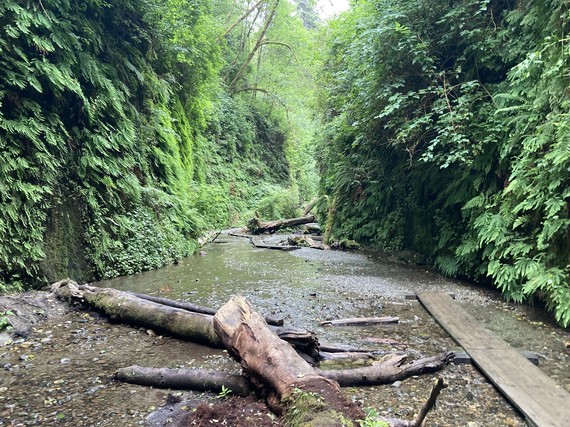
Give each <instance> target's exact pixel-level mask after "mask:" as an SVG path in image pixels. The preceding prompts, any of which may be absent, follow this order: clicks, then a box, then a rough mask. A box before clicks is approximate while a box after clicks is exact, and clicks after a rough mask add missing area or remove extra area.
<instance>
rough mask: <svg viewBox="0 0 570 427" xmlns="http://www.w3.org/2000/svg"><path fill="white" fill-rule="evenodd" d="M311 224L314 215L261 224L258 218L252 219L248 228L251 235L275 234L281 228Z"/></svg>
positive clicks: (313, 220)
mask: <svg viewBox="0 0 570 427" xmlns="http://www.w3.org/2000/svg"><path fill="white" fill-rule="evenodd" d="M311 222H315V216H314V215H307V216H302V217H299V218H289V219H281V220H278V221H267V222H263V221H261V220H260V219H259V218H252V219H251V220H250V221H249V224H248V228H249V232H250V233H252V234H263V233H275V232H276V231H277V230H281V229H282V228H289V227H295V226H297V225H302V224H309V223H311Z"/></svg>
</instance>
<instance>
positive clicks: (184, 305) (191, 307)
mask: <svg viewBox="0 0 570 427" xmlns="http://www.w3.org/2000/svg"><path fill="white" fill-rule="evenodd" d="M130 293H131V294H133V295H134V296H136V297H138V298H142V299H145V300H147V301H152V302H156V303H159V304H162V305H167V306H169V307H176V308H181V309H183V310H186V311H191V312H193V313H202V314H209V315H210V316H213V315H214V314H216V311H218V310H216V309H214V308H210V307H203V306H201V305H196V304H192V303H189V302H186V301H177V300H173V299H170V298H163V297H157V296H154V295H147V294H140V293H137V292H130ZM265 321H266V322H267V324H268V325H273V326H283V324H284V323H285V322H284V320H283V319H281V318H278V317H274V316H265Z"/></svg>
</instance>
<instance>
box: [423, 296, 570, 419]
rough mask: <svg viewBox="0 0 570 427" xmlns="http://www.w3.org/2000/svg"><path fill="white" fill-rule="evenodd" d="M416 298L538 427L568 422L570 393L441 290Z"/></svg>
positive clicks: (569, 416)
mask: <svg viewBox="0 0 570 427" xmlns="http://www.w3.org/2000/svg"><path fill="white" fill-rule="evenodd" d="M417 295H418V299H419V300H420V302H421V303H422V304H423V306H424V307H425V308H426V309H427V310H428V311H429V312H430V313H431V315H432V316H433V317H434V318H435V319H436V320H437V322H438V323H439V324H440V325H441V326H442V327H443V329H445V330H446V331H447V332H448V333H449V334H450V335H451V337H452V338H453V339H454V340H455V341H457V343H458V344H459V345H461V346H462V347H463V349H464V350H465V352H466V353H467V354H469V356H470V357H471V358H472V359H473V363H474V364H475V365H476V366H477V367H478V368H479V369H480V370H481V371H482V372H483V373H484V374H485V375H486V376H487V378H489V380H490V381H491V382H492V383H493V384H494V385H495V386H496V387H497V388H498V389H499V390H500V391H501V392H502V393H503V394H504V395H505V396H506V397H507V398H508V399H509V400H510V401H511V403H512V404H513V405H514V406H515V407H516V408H517V409H518V410H519V411H521V412H522V413H523V414H524V415H525V417H526V418H527V421H530V422H531V423H532V424H534V425H536V426H538V427H567V426H569V425H570V394H569V393H568V392H566V391H565V390H564V389H563V388H562V387H561V386H559V385H558V384H556V382H554V380H552V379H551V378H550V377H548V376H547V375H546V374H544V373H543V372H542V371H541V370H540V369H539V368H538V367H536V366H535V365H533V364H532V363H531V362H529V361H528V360H527V359H526V358H524V357H523V356H522V355H521V354H520V353H519V352H518V351H517V350H515V349H514V348H513V347H511V346H510V345H509V344H508V343H507V342H505V341H504V340H502V339H500V338H499V337H497V336H495V335H494V334H493V333H492V332H490V331H489V330H487V329H485V328H483V327H482V326H481V325H480V324H479V322H478V321H477V320H476V319H475V318H474V317H473V316H471V315H470V314H469V313H467V312H466V311H465V310H464V309H463V308H462V307H461V305H459V304H458V303H456V302H455V301H453V300H452V299H451V298H450V297H449V296H448V295H446V294H444V293H442V292H420V293H418V294H417Z"/></svg>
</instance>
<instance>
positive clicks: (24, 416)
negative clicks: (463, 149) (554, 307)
mask: <svg viewBox="0 0 570 427" xmlns="http://www.w3.org/2000/svg"><path fill="white" fill-rule="evenodd" d="M273 239H279V237H274V238H273ZM98 285H100V286H111V287H114V288H118V289H122V290H132V291H137V292H144V293H151V294H158V295H161V296H165V297H168V298H181V299H185V300H188V301H191V302H193V303H196V304H201V305H208V306H212V307H217V306H219V305H221V304H223V303H224V302H225V301H227V300H228V299H229V297H230V296H232V295H234V294H241V295H245V296H246V297H247V298H248V299H249V300H250V301H251V302H252V303H253V305H254V306H255V307H256V308H257V309H258V310H259V311H260V312H262V313H263V314H275V315H278V316H281V317H284V318H285V321H286V324H288V325H292V326H298V327H303V328H306V329H310V330H314V331H315V332H317V333H318V334H319V337H320V340H321V341H328V342H337V343H345V344H357V345H359V346H369V347H374V348H381V349H383V351H385V352H386V353H388V352H392V351H397V349H395V348H393V347H391V346H389V345H386V344H381V343H379V342H378V341H379V339H381V338H391V339H393V340H395V341H398V342H401V343H404V344H406V346H407V348H406V349H405V350H404V351H406V352H408V353H409V354H410V355H411V357H419V356H420V355H426V356H427V355H432V354H435V353H438V352H440V351H442V350H444V349H447V348H454V347H456V345H455V344H454V343H453V341H452V340H451V339H450V338H449V337H448V336H447V334H446V333H445V332H444V331H443V330H442V329H441V328H440V327H439V326H438V325H437V324H436V323H435V322H434V321H433V319H432V318H431V317H430V316H429V315H428V314H427V312H425V310H424V309H423V308H422V307H421V306H420V305H419V303H417V302H415V301H409V300H406V299H405V295H406V294H410V293H413V292H415V291H419V290H426V289H430V290H431V289H438V290H442V291H445V292H452V293H454V294H456V298H457V300H458V301H459V302H461V303H462V304H463V305H464V306H465V308H466V309H467V310H468V311H469V312H470V313H471V314H473V315H474V316H475V317H476V318H477V319H478V320H480V321H481V322H482V323H483V324H484V325H485V326H487V327H488V328H489V329H491V330H493V331H494V332H495V333H497V335H499V336H501V337H502V338H504V339H505V340H507V341H508V342H509V343H511V344H512V345H514V346H515V347H517V348H521V349H526V350H531V351H534V352H536V353H538V354H539V356H540V366H541V368H542V369H543V370H544V371H545V372H547V373H548V374H549V375H551V376H552V377H553V378H555V379H556V381H557V382H558V383H559V384H560V385H562V386H563V387H565V388H566V389H567V390H570V372H569V371H570V370H569V369H568V368H569V366H570V363H569V362H570V355H569V352H568V350H567V349H566V348H565V346H564V345H565V342H566V341H567V340H568V339H570V338H569V334H568V332H567V331H564V330H562V329H560V328H557V327H556V326H554V325H553V324H552V322H551V321H549V320H548V317H545V318H543V317H542V316H544V314H543V313H542V312H541V310H539V309H532V308H530V307H518V306H517V307H515V306H512V305H510V304H507V303H504V302H502V301H501V299H500V296H499V295H498V294H497V293H495V292H492V291H489V290H481V289H478V288H475V287H473V286H471V285H468V284H464V283H461V282H458V281H452V280H448V279H445V278H442V277H441V276H438V275H436V274H433V273H431V272H427V271H425V270H423V269H420V268H417V267H411V266H406V265H404V264H402V263H396V262H392V261H390V260H389V259H388V258H387V257H384V256H381V255H378V254H365V253H344V252H333V251H317V250H311V249H300V250H297V251H293V252H287V253H285V252H280V251H269V250H263V249H254V248H252V247H251V246H250V244H249V242H248V241H247V240H245V239H240V238H233V237H229V236H220V237H219V240H218V243H214V244H210V245H208V246H207V247H205V248H204V249H203V252H202V255H196V256H193V257H190V258H187V259H184V260H181V262H180V263H179V264H178V265H172V266H169V267H166V268H164V269H161V270H157V271H152V272H147V273H144V274H139V275H135V276H130V277H123V278H118V279H114V280H110V281H105V282H100V283H98ZM380 314H381V315H395V316H399V317H400V318H401V319H402V322H401V323H400V324H399V325H397V326H374V327H360V328H354V327H345V328H330V327H329V328H327V327H321V326H320V325H319V322H320V321H322V320H326V319H331V318H340V317H357V316H370V315H380ZM0 364H1V365H2V366H4V370H3V371H2V372H1V373H0V380H1V385H0V426H3V425H6V426H8V425H69V426H72V425H89V426H91V425H92V426H131V425H132V426H135V425H142V424H143V423H144V418H145V416H146V414H148V413H149V412H151V411H152V410H153V409H154V408H155V407H157V406H159V405H161V404H162V403H163V402H164V399H165V397H166V395H167V393H168V391H165V390H157V389H150V388H147V387H140V386H133V385H127V384H121V383H117V382H114V381H113V380H112V378H111V377H112V373H113V372H114V371H115V370H116V369H117V368H119V367H122V366H127V365H130V364H140V365H144V366H168V367H178V366H181V367H206V368H215V369H224V370H228V371H237V369H238V368H237V366H236V365H235V364H234V363H233V362H231V361H229V360H228V357H227V355H226V354H225V353H223V352H221V351H215V350H211V349H208V348H205V347H202V346H198V345H194V344H192V343H185V342H181V341H179V340H176V339H172V338H168V337H158V336H156V335H154V333H153V332H152V331H146V330H138V329H133V328H129V327H128V326H123V325H116V324H110V323H109V322H107V321H106V320H105V319H102V318H99V317H97V316H95V317H92V316H88V315H86V314H84V313H81V312H75V313H67V314H61V316H60V317H57V318H53V319H52V320H50V321H49V322H48V323H47V324H45V325H39V326H37V327H36V329H35V330H34V331H33V333H32V335H30V336H29V337H28V338H27V339H25V340H24V339H22V340H20V341H19V342H18V341H16V342H15V343H12V344H8V345H4V346H3V347H0ZM442 375H443V376H444V377H445V378H446V380H447V381H448V382H449V384H450V386H449V388H448V389H446V390H445V391H444V393H443V394H442V396H441V397H440V400H439V404H438V406H437V407H436V409H435V410H434V412H433V414H431V415H430V418H429V420H430V421H429V425H432V426H459V425H466V424H467V423H469V422H474V423H477V424H476V425H478V426H501V425H511V426H519V425H521V426H522V425H523V421H522V419H521V418H520V416H519V415H518V414H517V413H516V411H514V410H513V409H512V408H511V407H510V405H509V404H508V403H507V402H506V401H505V400H504V399H503V398H502V397H501V396H500V395H499V394H498V392H497V391H496V390H495V389H494V387H493V386H492V385H491V384H489V382H488V381H487V380H486V379H485V378H484V377H482V376H481V375H480V374H479V372H478V371H477V370H476V369H475V368H473V367H471V366H467V365H458V366H455V365H451V366H449V367H448V368H446V369H445V371H443V372H442ZM432 378H433V376H423V377H418V378H410V379H408V380H406V381H403V382H402V383H398V384H394V385H392V386H390V385H388V386H381V387H370V388H350V389H347V390H346V392H347V393H348V394H349V395H350V396H351V397H352V398H353V399H355V400H358V401H362V403H363V405H364V406H366V407H373V408H375V409H376V410H377V411H378V412H379V413H380V414H383V415H388V416H399V417H403V418H411V417H412V416H413V414H414V413H415V411H416V410H417V409H418V408H419V406H420V405H421V403H422V402H423V400H424V399H425V397H426V396H427V393H428V391H429V389H430V387H431V385H432ZM185 394H186V393H185ZM195 397H196V399H206V398H212V395H203V394H196V395H195Z"/></svg>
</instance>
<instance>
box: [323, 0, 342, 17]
mask: <svg viewBox="0 0 570 427" xmlns="http://www.w3.org/2000/svg"><path fill="white" fill-rule="evenodd" d="M317 9H318V12H319V15H320V16H321V17H322V18H329V17H331V16H333V15H335V14H337V13H340V12H342V11H345V10H347V9H348V0H317Z"/></svg>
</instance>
